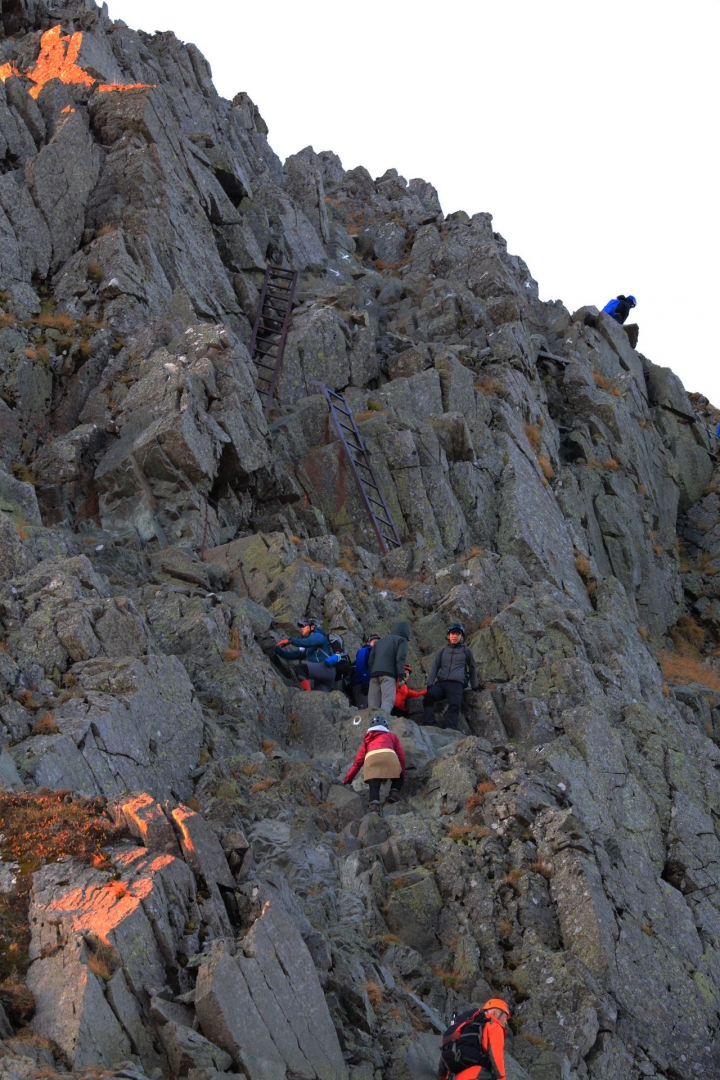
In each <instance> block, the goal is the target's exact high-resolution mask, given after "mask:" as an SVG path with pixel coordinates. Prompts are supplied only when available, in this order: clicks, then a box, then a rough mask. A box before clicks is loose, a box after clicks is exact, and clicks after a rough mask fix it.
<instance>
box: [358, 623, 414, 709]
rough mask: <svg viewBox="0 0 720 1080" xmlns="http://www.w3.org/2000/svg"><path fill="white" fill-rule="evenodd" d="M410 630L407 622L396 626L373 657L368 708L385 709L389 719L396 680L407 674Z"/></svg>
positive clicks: (378, 643) (370, 666) (374, 652)
mask: <svg viewBox="0 0 720 1080" xmlns="http://www.w3.org/2000/svg"><path fill="white" fill-rule="evenodd" d="M409 640H410V627H409V625H408V624H407V623H406V622H396V623H393V626H392V630H391V631H390V633H389V634H386V635H385V637H381V638H380V640H379V641H378V642H377V643H376V644H375V648H374V649H373V651H372V652H371V654H370V663H369V665H368V666H369V668H370V686H369V687H368V705H369V707H370V708H371V709H382V711H383V712H384V713H387V714H388V716H389V715H390V713H391V712H392V707H393V705H394V704H395V687H396V684H397V680H398V679H401V678H403V676H404V675H405V658H406V657H407V650H408V642H409Z"/></svg>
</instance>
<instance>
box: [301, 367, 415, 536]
mask: <svg viewBox="0 0 720 1080" xmlns="http://www.w3.org/2000/svg"><path fill="white" fill-rule="evenodd" d="M318 385H319V386H320V388H321V389H322V392H323V394H324V395H325V400H326V401H327V403H328V406H329V408H330V416H331V417H332V421H333V423H334V424H335V430H336V431H337V433H338V438H339V439H340V443H341V444H342V447H343V449H344V451H345V453H346V455H347V459H348V461H349V462H350V468H351V469H352V474H353V476H354V477H355V483H356V484H357V489H358V492H359V493H360V498H361V499H362V502H363V505H364V507H365V509H366V511H367V515H368V517H369V518H370V524H371V525H372V527H373V529H374V530H375V535H376V536H377V541H378V544H379V545H380V551H381V552H382V554H383V555H387V553H388V551H389V550H390V548H391V547H402V541H401V540H400V536H399V534H398V531H397V529H396V528H395V524H394V522H393V519H392V517H391V515H390V511H389V510H388V506H387V503H386V502H385V499H384V498H383V493H382V491H381V490H380V488H379V486H378V483H377V480H376V479H375V473H374V472H373V468H372V465H371V464H370V458H369V456H368V452H367V450H366V449H365V444H364V443H363V441H362V437H361V435H360V432H359V431H358V429H357V424H356V423H355V417H354V416H353V414H352V410H351V409H350V406H349V405H348V402H347V398H346V397H345V395H344V394H336V393H335V391H334V390H330V388H329V387H327V386H326V385H325V383H322V382H321V383H318Z"/></svg>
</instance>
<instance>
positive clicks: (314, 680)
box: [275, 618, 479, 728]
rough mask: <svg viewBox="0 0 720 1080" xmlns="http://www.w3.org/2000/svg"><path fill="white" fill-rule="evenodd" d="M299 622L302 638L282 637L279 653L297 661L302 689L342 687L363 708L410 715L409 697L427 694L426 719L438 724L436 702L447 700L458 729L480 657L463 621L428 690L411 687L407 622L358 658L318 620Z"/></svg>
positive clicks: (450, 632) (453, 627) (450, 635)
mask: <svg viewBox="0 0 720 1080" xmlns="http://www.w3.org/2000/svg"><path fill="white" fill-rule="evenodd" d="M297 626H298V629H299V630H300V635H301V636H300V637H293V638H283V639H282V640H281V641H278V643H277V645H276V646H275V654H276V656H277V657H279V658H280V659H282V660H286V661H290V662H297V675H298V680H299V685H300V688H301V689H302V690H320V691H323V692H325V693H329V691H331V690H334V689H342V690H344V691H345V693H347V695H348V697H349V698H350V700H351V702H352V703H353V704H354V705H355V706H356V707H357V708H358V709H367V708H370V709H381V710H382V711H383V712H384V713H386V714H387V715H388V716H407V715H408V713H407V704H408V699H409V698H417V697H422V698H424V699H425V702H424V706H425V707H424V710H423V723H424V724H433V723H434V713H435V704H436V703H437V702H441V701H447V703H448V708H447V712H446V717H445V723H446V726H447V727H451V728H457V726H458V724H459V721H460V705H461V703H462V696H463V691H464V690H465V688H466V687H469V688H470V689H471V690H477V689H478V687H479V683H478V677H477V669H476V667H475V659H474V657H473V654H472V651H471V650H470V649H469V648H468V646H467V645H466V644H465V627H464V626H463V625H462V623H459V622H454V623H451V624H450V626H448V629H447V641H448V644H447V645H446V646H445V647H444V648H442V649H440V650H438V653H437V655H436V656H435V660H434V662H433V665H432V668H431V669H430V673H429V675H428V680H427V686H426V688H425V689H424V690H412V689H411V688H410V687H409V686H408V678H409V677H410V675H411V673H412V668H411V667H410V665H409V664H406V663H405V661H406V659H407V651H408V643H409V641H410V627H409V625H408V623H406V622H403V621H400V622H396V623H393V626H392V629H391V631H390V633H389V634H385V635H383V636H381V635H380V634H370V636H369V637H368V639H367V641H366V643H365V644H364V645H363V646H362V648H361V649H359V650H358V653H357V656H356V657H355V661H354V662H352V661H351V660H350V659H349V657H348V656H347V654H346V652H345V650H344V644H343V641H342V638H341V637H340V636H339V635H337V634H326V633H325V631H324V630H322V629H321V628H320V626H319V624H318V621H317V620H316V619H312V618H308V619H301V620H300V621H299V622H298V624H297ZM338 683H339V686H338Z"/></svg>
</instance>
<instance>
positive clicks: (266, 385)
mask: <svg viewBox="0 0 720 1080" xmlns="http://www.w3.org/2000/svg"><path fill="white" fill-rule="evenodd" d="M297 278H298V272H297V270H283V268H282V267H281V266H273V264H272V263H268V264H267V266H266V267H265V278H264V280H263V284H262V289H261V290H260V299H259V300H258V306H257V314H256V316H255V325H254V326H253V332H252V337H251V339H250V355H251V356H252V359H253V363H254V364H255V366H256V367H257V370H258V376H257V380H256V382H255V389H256V390H257V393H258V396H259V398H260V400H261V402H262V404H263V414H264V416H265V419H266V420H267V418H268V416H269V414H270V406H271V405H272V401H273V398H274V396H275V389H276V387H277V381H278V379H279V378H280V372H281V371H282V359H283V352H284V351H285V341H286V340H287V333H288V328H289V326H290V317H291V315H292V302H293V297H294V296H295V286H296V285H297Z"/></svg>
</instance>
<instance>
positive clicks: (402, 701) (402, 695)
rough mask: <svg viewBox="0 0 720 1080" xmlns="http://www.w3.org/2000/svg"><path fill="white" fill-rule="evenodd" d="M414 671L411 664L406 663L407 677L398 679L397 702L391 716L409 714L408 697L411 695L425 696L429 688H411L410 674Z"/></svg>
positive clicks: (396, 686)
mask: <svg viewBox="0 0 720 1080" xmlns="http://www.w3.org/2000/svg"><path fill="white" fill-rule="evenodd" d="M411 672H412V668H411V667H410V665H409V664H406V665H405V677H404V678H403V679H398V680H397V683H396V684H395V704H394V705H393V709H392V713H391V714H390V715H391V716H407V699H408V698H411V697H425V694H427V690H411V689H410V687H409V686H408V684H407V681H408V676H409V675H410V673H411Z"/></svg>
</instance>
